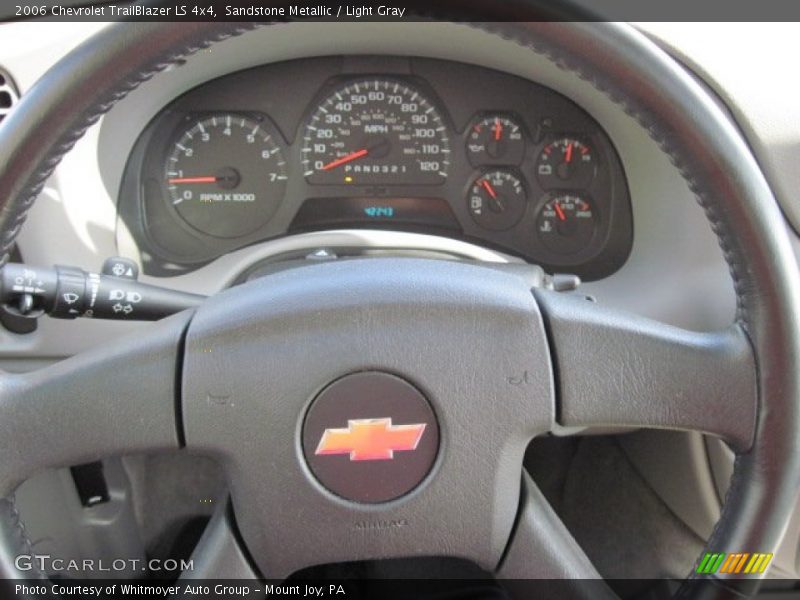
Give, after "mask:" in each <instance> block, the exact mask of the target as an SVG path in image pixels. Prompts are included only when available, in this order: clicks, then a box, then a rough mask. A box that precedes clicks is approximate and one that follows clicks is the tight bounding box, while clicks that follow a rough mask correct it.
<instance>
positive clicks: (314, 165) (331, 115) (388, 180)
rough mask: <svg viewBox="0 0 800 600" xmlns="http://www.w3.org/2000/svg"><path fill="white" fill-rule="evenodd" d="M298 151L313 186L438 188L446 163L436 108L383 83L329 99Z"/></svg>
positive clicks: (401, 86) (367, 83)
mask: <svg viewBox="0 0 800 600" xmlns="http://www.w3.org/2000/svg"><path fill="white" fill-rule="evenodd" d="M301 151H302V156H303V159H302V162H303V169H304V174H305V176H306V179H307V181H308V182H309V183H312V184H372V185H375V184H378V185H393V184H394V185H396V184H407V185H436V184H440V183H443V182H444V180H445V178H446V177H447V170H448V167H449V164H450V160H449V156H450V141H449V139H448V136H447V128H446V127H445V125H444V122H443V121H442V118H441V117H440V116H439V114H438V112H437V111H436V108H435V107H434V105H433V104H431V103H430V102H429V101H428V100H427V99H426V98H425V97H424V96H423V95H422V94H421V93H420V92H419V91H417V90H415V89H414V88H413V87H411V86H409V85H407V84H405V83H402V82H400V81H391V80H381V79H374V80H364V81H357V82H353V83H350V84H348V85H346V86H345V87H342V88H340V89H338V90H336V91H335V92H333V93H332V94H331V95H329V96H328V97H327V98H326V99H325V100H324V101H323V102H322V103H321V104H320V106H319V107H318V108H317V110H316V111H315V112H314V114H313V115H312V116H311V118H310V120H309V122H308V124H307V125H306V128H305V132H304V135H303V147H302V150H301Z"/></svg>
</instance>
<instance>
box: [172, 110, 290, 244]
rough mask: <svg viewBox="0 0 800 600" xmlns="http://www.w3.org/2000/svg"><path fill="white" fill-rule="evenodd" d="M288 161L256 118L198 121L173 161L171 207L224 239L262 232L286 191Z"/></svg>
mask: <svg viewBox="0 0 800 600" xmlns="http://www.w3.org/2000/svg"><path fill="white" fill-rule="evenodd" d="M287 179H288V177H287V174H286V161H285V160H284V158H283V154H282V153H281V150H280V147H279V146H278V145H277V143H276V141H275V139H274V137H273V135H272V134H271V133H270V132H269V131H268V130H267V129H266V128H265V125H264V124H263V123H261V122H259V121H257V120H256V119H253V118H249V117H244V116H241V115H235V114H230V113H220V114H213V115H209V116H206V117H202V118H200V119H194V118H192V119H191V120H190V122H189V123H188V124H187V125H186V126H185V127H184V128H183V129H181V130H180V131H179V132H178V135H177V136H176V139H175V140H174V142H173V143H172V146H171V148H170V150H169V154H168V156H167V161H166V166H165V173H164V185H165V186H166V191H167V197H168V199H169V203H170V204H171V205H172V206H173V208H174V209H175V211H176V212H177V213H178V215H179V216H180V217H181V219H183V220H184V221H185V222H186V223H187V224H188V225H189V226H191V227H192V228H193V229H196V230H198V231H200V232H201V233H204V234H207V235H211V236H214V237H221V238H235V237H240V236H244V235H247V234H249V233H252V232H253V231H256V230H257V229H258V228H259V227H261V226H262V225H263V224H264V223H266V222H267V221H268V220H269V218H270V217H271V216H272V214H273V213H274V212H275V209H276V208H277V207H278V204H279V203H280V201H281V200H282V199H283V195H284V192H285V190H286V181H287Z"/></svg>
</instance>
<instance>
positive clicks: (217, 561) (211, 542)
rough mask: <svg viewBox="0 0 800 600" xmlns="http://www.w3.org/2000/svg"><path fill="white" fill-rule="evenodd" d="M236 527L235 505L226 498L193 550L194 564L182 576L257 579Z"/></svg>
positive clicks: (188, 578)
mask: <svg viewBox="0 0 800 600" xmlns="http://www.w3.org/2000/svg"><path fill="white" fill-rule="evenodd" d="M235 530H236V525H235V524H234V521H233V509H232V508H231V505H230V502H225V503H224V504H223V505H221V506H220V507H219V508H218V509H217V510H216V512H215V513H214V516H213V517H212V518H211V521H210V522H209V523H208V525H207V526H206V530H205V531H204V532H203V535H202V537H201V538H200V540H199V541H198V542H197V547H196V548H195V550H194V552H193V553H192V557H191V561H192V568H191V570H187V571H184V572H183V573H181V577H180V578H181V580H193V579H205V580H208V579H257V578H258V574H257V573H256V571H255V569H254V568H253V567H252V565H251V564H250V561H249V560H248V558H247V554H246V553H245V551H244V549H243V546H242V544H241V543H240V542H239V539H238V536H237V535H236V531H235Z"/></svg>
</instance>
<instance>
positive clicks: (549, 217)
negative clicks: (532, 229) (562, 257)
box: [536, 192, 596, 254]
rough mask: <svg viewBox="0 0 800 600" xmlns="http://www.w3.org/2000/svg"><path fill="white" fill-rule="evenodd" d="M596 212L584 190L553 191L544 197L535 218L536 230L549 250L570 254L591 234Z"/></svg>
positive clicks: (581, 246)
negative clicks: (580, 191)
mask: <svg viewBox="0 0 800 600" xmlns="http://www.w3.org/2000/svg"><path fill="white" fill-rule="evenodd" d="M595 229H596V215H595V211H594V208H593V207H592V203H591V201H590V200H589V198H588V196H586V194H583V193H580V194H577V193H571V192H566V193H556V194H552V195H548V196H547V197H546V200H545V203H544V206H543V207H542V209H541V211H540V212H539V215H538V217H537V219H536V232H537V234H538V235H539V239H540V240H541V241H542V243H543V244H544V245H545V246H546V247H547V248H548V249H549V250H551V251H552V252H556V253H558V254H574V253H575V252H579V251H580V250H583V249H584V248H586V247H587V246H588V245H589V244H590V243H591V241H592V238H593V237H594V232H595Z"/></svg>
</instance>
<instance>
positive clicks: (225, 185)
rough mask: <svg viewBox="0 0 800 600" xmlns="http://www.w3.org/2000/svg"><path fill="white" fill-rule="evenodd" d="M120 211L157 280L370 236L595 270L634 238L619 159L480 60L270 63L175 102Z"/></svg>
mask: <svg viewBox="0 0 800 600" xmlns="http://www.w3.org/2000/svg"><path fill="white" fill-rule="evenodd" d="M119 214H120V218H121V219H123V221H124V222H125V224H126V226H127V227H128V229H129V230H130V231H131V232H132V233H133V235H134V237H135V239H136V241H137V243H138V244H139V245H140V248H141V249H142V250H143V252H142V256H143V257H144V259H145V260H144V265H143V267H144V269H145V272H148V273H150V274H153V275H162V274H167V273H174V272H175V271H176V270H191V269H194V268H197V267H198V266H201V265H202V264H205V263H207V262H209V261H211V260H213V259H215V258H217V257H219V256H221V255H222V254H225V253H227V252H230V251H232V250H235V249H237V248H240V247H243V246H245V245H249V244H253V243H256V242H259V241H263V240H266V239H271V238H275V237H279V236H284V235H289V234H292V233H296V232H302V231H314V230H321V229H334V228H335V229H342V228H370V229H391V230H403V231H415V232H420V233H431V234H437V235H444V236H448V237H453V238H456V239H461V240H465V241H470V242H474V243H478V244H482V245H485V246H488V247H491V248H493V249H497V250H501V251H504V252H506V253H509V254H512V255H516V256H519V257H522V258H524V259H526V260H528V261H530V262H535V263H538V264H540V265H542V266H543V267H545V268H546V269H548V270H551V271H568V272H572V273H575V274H578V275H580V276H582V277H584V278H586V279H596V278H600V277H604V276H607V275H609V274H610V273H612V272H614V271H615V270H616V269H618V268H619V267H620V266H621V265H622V264H623V262H624V261H625V259H626V258H627V256H628V253H629V252H630V247H631V242H632V236H633V231H632V223H631V210H630V198H629V193H628V187H627V183H626V180H625V175H624V172H623V169H622V165H621V162H620V160H619V157H618V156H617V153H616V151H615V149H614V147H613V145H612V143H611V141H610V140H609V138H608V136H607V135H606V134H605V132H604V131H603V130H602V128H601V127H600V126H599V124H598V123H597V122H596V121H595V120H594V119H592V118H591V116H590V115H588V114H587V113H586V112H585V111H584V110H582V109H581V108H580V107H579V106H578V105H577V104H575V103H574V102H573V101H571V100H570V99H568V98H566V97H564V96H562V95H560V94H558V93H556V92H554V91H552V90H550V89H547V88H545V87H542V86H539V85H537V84H535V83H532V82H530V81H528V80H525V79H522V78H519V77H516V76H513V75H509V74H506V73H502V72H499V71H494V70H490V69H485V68H482V67H477V66H472V65H466V64H462V63H455V62H449V61H441V60H435V59H422V58H400V57H381V56H377V57H369V56H358V57H329V58H317V59H302V60H295V61H290V62H284V63H276V64H272V65H268V66H263V67H258V68H254V69H250V70H247V71H242V72H239V73H234V74H232V75H228V76H225V77H222V78H220V79H216V80H214V81H210V82H208V83H205V84H203V85H201V86H200V87H198V88H195V89H194V90H191V91H189V92H188V93H186V94H184V95H183V96H181V97H180V98H178V99H177V100H175V101H174V102H173V103H172V104H171V105H169V106H167V107H165V108H164V109H163V110H162V111H161V112H160V113H159V114H158V115H157V116H156V117H155V118H154V119H153V120H152V121H151V123H150V124H149V125H148V126H147V128H146V129H145V131H144V132H143V133H142V135H141V136H140V138H139V140H138V141H137V143H136V145H135V147H134V150H133V152H132V154H131V156H130V158H129V160H128V163H127V167H126V172H125V175H124V178H123V185H122V188H121V191H120V198H119Z"/></svg>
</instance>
